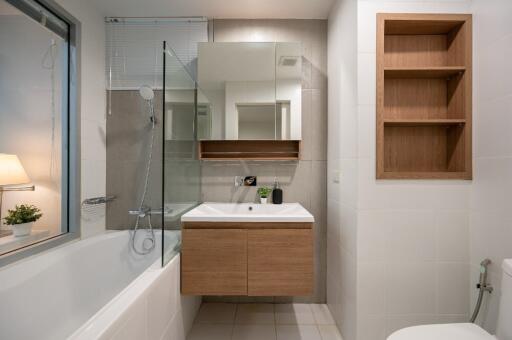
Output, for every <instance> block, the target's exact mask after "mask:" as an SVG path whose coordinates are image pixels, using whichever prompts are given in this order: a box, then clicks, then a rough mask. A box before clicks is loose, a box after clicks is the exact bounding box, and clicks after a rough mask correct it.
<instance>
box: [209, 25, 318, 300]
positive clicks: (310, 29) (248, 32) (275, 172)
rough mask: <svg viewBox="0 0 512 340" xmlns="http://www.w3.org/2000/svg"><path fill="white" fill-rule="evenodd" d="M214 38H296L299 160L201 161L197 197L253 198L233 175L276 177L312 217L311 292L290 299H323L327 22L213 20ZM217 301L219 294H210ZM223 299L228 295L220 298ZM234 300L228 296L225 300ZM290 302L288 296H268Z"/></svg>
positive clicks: (265, 180) (262, 181)
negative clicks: (300, 57) (299, 72)
mask: <svg viewBox="0 0 512 340" xmlns="http://www.w3.org/2000/svg"><path fill="white" fill-rule="evenodd" d="M210 31H211V32H213V39H214V41H216V42H228V41H229V42H244V41H264V42H269V41H279V42H287V41H288V42H301V43H302V47H303V63H302V69H303V78H302V138H303V139H302V151H303V152H302V159H301V160H300V161H298V162H261V163H255V162H203V163H202V200H203V201H220V202H255V201H256V198H257V197H256V188H249V187H246V188H238V189H236V188H235V187H234V185H233V183H234V177H235V176H237V175H255V176H258V185H272V184H273V180H274V177H275V176H277V177H278V179H279V182H280V183H281V186H282V189H283V192H284V201H285V202H299V203H301V204H302V205H303V206H304V207H305V208H306V209H308V210H309V211H311V213H312V214H313V215H314V216H315V221H316V223H315V270H316V273H315V294H314V296H313V297H306V298H295V299H293V300H295V301H310V302H319V303H321V302H325V294H326V293H325V276H326V223H327V217H326V215H327V208H326V206H327V188H326V172H327V161H326V160H327V77H326V68H327V22H326V21H325V20H245V19H240V20H214V21H213V27H210ZM215 300H219V299H215ZM224 300H227V299H224ZM230 300H233V299H230ZM269 300H271V301H272V300H275V301H289V300H290V299H289V298H276V299H272V298H271V299H269Z"/></svg>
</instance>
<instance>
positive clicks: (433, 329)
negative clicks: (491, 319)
mask: <svg viewBox="0 0 512 340" xmlns="http://www.w3.org/2000/svg"><path fill="white" fill-rule="evenodd" d="M502 269H503V278H502V281H501V297H500V310H499V318H498V327H497V333H496V336H493V335H491V334H489V333H487V332H486V331H485V330H484V329H483V328H481V327H479V326H478V325H476V324H473V323H453V324H438V325H422V326H414V327H407V328H403V329H401V330H398V331H396V332H394V333H393V334H391V335H390V336H389V337H388V340H497V339H498V340H512V322H511V320H512V259H507V260H504V261H503V265H502Z"/></svg>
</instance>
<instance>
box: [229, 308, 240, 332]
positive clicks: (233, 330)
mask: <svg viewBox="0 0 512 340" xmlns="http://www.w3.org/2000/svg"><path fill="white" fill-rule="evenodd" d="M237 314H238V303H236V304H235V315H234V318H233V324H232V325H231V336H230V337H229V338H230V339H231V340H233V336H234V335H235V322H236V315H237Z"/></svg>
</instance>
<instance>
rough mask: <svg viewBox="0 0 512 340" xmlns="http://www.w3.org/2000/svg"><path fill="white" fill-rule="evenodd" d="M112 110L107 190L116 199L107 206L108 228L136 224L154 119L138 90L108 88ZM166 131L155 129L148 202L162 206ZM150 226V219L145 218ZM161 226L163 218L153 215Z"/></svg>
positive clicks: (158, 97) (158, 98)
mask: <svg viewBox="0 0 512 340" xmlns="http://www.w3.org/2000/svg"><path fill="white" fill-rule="evenodd" d="M107 95H108V96H109V104H110V112H111V114H109V115H108V116H107V193H108V195H114V196H116V200H115V201H114V202H112V203H110V204H109V205H108V208H107V218H106V223H107V229H130V228H133V226H134V223H135V217H134V216H132V215H129V214H128V211H129V210H137V209H138V208H139V205H140V200H141V197H142V192H143V188H144V179H145V176H146V169H147V165H148V159H149V151H150V147H151V132H152V131H151V129H152V127H151V122H150V120H149V112H148V106H147V105H146V104H145V103H144V100H143V99H142V97H141V96H140V94H139V91H136V90H116V91H107ZM154 105H155V115H156V118H157V122H161V121H162V92H161V91H155V98H154ZM162 132H163V129H162V127H161V125H158V124H157V125H156V127H155V129H154V130H153V133H154V146H153V154H152V160H151V161H152V163H151V170H150V180H149V186H148V192H147V195H146V202H145V205H147V206H149V207H152V208H153V209H160V207H161V205H162ZM143 223H144V224H143V226H146V221H143ZM152 224H153V226H154V227H158V228H161V220H160V218H158V217H156V218H153V219H152Z"/></svg>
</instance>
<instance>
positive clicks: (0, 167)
mask: <svg viewBox="0 0 512 340" xmlns="http://www.w3.org/2000/svg"><path fill="white" fill-rule="evenodd" d="M27 183H30V178H28V176H27V173H26V172H25V169H23V165H21V162H20V160H19V158H18V156H16V155H8V154H5V153H0V186H5V185H18V184H27Z"/></svg>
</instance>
